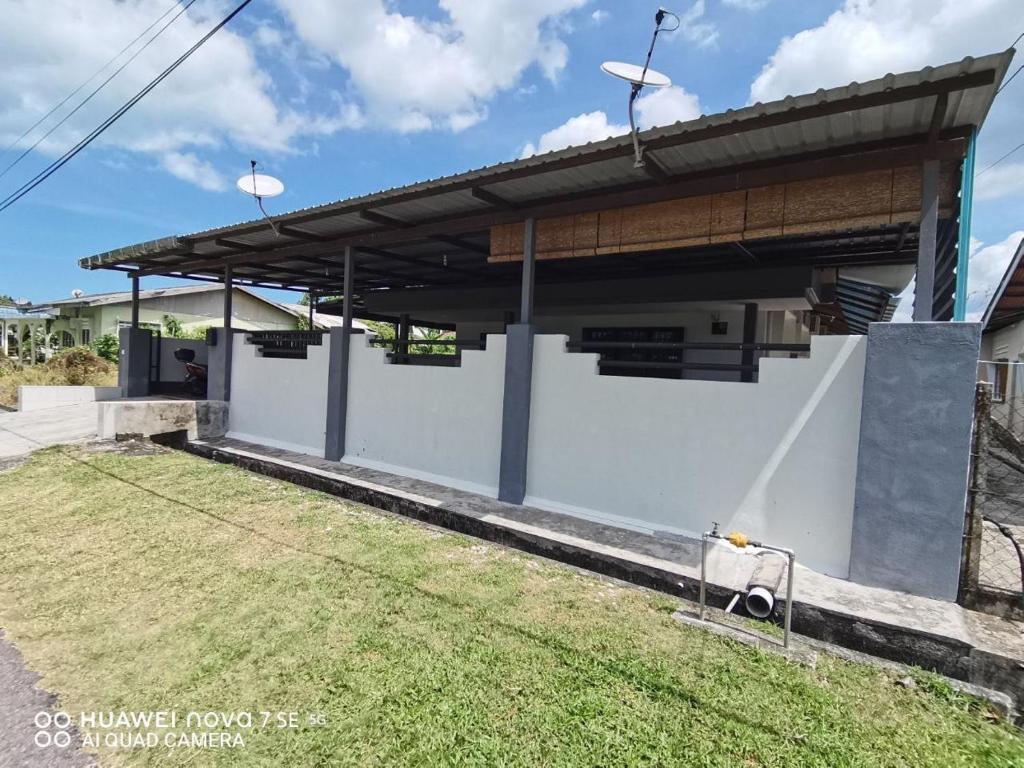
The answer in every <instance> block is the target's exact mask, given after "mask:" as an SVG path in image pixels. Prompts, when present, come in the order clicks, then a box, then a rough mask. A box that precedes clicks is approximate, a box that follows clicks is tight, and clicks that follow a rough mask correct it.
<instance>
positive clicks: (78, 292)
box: [71, 288, 85, 299]
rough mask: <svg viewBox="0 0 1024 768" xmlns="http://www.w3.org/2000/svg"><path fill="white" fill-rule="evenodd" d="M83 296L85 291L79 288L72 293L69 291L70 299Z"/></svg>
mask: <svg viewBox="0 0 1024 768" xmlns="http://www.w3.org/2000/svg"><path fill="white" fill-rule="evenodd" d="M83 296H85V291H83V290H82V289H81V288H75V289H74V290H73V291H71V298H72V299H80V298H82V297H83Z"/></svg>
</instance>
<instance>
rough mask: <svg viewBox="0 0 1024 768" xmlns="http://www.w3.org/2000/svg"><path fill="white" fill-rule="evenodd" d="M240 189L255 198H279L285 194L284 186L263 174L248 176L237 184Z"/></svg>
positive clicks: (277, 180)
mask: <svg viewBox="0 0 1024 768" xmlns="http://www.w3.org/2000/svg"><path fill="white" fill-rule="evenodd" d="M237 185H238V188H239V189H240V190H242V191H243V192H245V194H247V195H252V196H253V197H277V196H278V195H280V194H281V193H282V192H284V184H282V183H281V181H280V180H279V179H275V178H274V177H273V176H267V175H266V174H263V173H253V174H246V175H245V176H243V177H242V178H240V179H239V180H238V182H237Z"/></svg>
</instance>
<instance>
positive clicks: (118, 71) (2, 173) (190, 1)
mask: <svg viewBox="0 0 1024 768" xmlns="http://www.w3.org/2000/svg"><path fill="white" fill-rule="evenodd" d="M195 2H196V0H188V2H187V3H185V5H183V6H181V10H179V11H178V12H177V13H176V14H174V16H173V17H171V20H170V21H168V22H167V23H166V24H164V25H163V26H162V27H160V29H158V30H157V32H156V34H155V35H153V36H152V37H151V38H149V40H147V41H146V43H145V44H144V45H143V46H142V47H141V48H139V50H137V51H135V53H133V54H132V55H131V56H130V57H129V58H128V60H127V61H125V62H124V63H123V64H122V65H121V66H120V67H118V68H117V69H115V70H114V71H113V72H112V73H111V74H110V77H108V78H107V79H106V80H104V81H103V82H102V83H100V84H99V85H98V86H97V87H96V88H95V89H94V90H93V91H92V93H90V94H89V95H88V96H86V97H85V98H84V99H82V101H80V102H79V103H78V106H76V107H75V108H74V109H72V110H71V111H70V112H68V113H67V114H66V115H64V117H62V118H61V119H60V120H59V121H58V122H57V124H56V125H53V126H51V127H50V129H49V130H48V131H47V132H46V133H44V134H43V135H42V136H40V137H39V138H38V139H36V141H35V143H34V144H32V146H31V147H29V148H28V149H26V150H25V151H24V152H22V153H21V154H20V155H18V156H17V157H16V158H15V159H14V162H12V163H11V164H10V165H8V166H7V167H6V168H4V169H3V170H2V171H0V178H3V177H4V176H6V175H7V172H8V171H10V170H11V169H12V168H13V167H14V166H16V165H17V164H18V163H20V162H21V161H22V160H24V159H25V158H26V157H27V156H28V155H29V154H30V153H31V152H32V150H34V149H35V148H36V147H38V146H39V145H40V144H42V143H43V142H44V141H46V139H47V138H49V137H50V136H51V135H53V132H54V131H56V130H57V129H58V128H60V127H61V126H62V125H64V123H66V122H67V121H68V120H69V119H71V117H72V116H74V114H75V113H76V112H78V110H80V109H81V108H82V107H84V106H85V105H86V104H88V103H89V102H90V101H92V97H93V96H95V95H96V94H97V93H99V92H100V91H102V90H103V89H104V88H105V87H106V85H107V83H109V82H110V81H111V80H113V79H114V78H115V77H117V76H118V75H119V74H121V72H123V71H124V69H125V67H127V66H128V65H129V64H131V63H132V62H133V61H135V59H136V58H138V56H139V54H140V53H142V52H143V51H144V50H146V49H147V48H148V47H149V46H150V44H151V43H152V42H153V41H154V40H156V39H157V38H158V37H160V35H161V34H163V32H164V30H165V29H167V28H168V27H169V26H171V24H173V23H174V22H175V21H177V19H178V17H179V16H181V15H182V14H183V13H185V11H187V10H188V9H189V8H190V7H191V6H192V4H193V3H195ZM175 7H177V3H175ZM166 15H167V14H166V13H165V14H164V16H166ZM160 18H161V19H162V18H163V16H161V17H160ZM159 20H160V19H157V21H159ZM153 26H155V23H154V25H151V26H150V29H152V28H153ZM147 31H148V30H147ZM143 34H145V32H143ZM140 37H141V35H140ZM135 39H136V40H138V38H135ZM133 44H134V41H133V42H132V43H129V47H130V46H131V45H133ZM125 50H127V49H125ZM121 53H124V51H121ZM120 55H121V54H120V53H119V54H118V55H117V56H120ZM117 56H115V57H114V58H115V59H116V58H117ZM108 64H109V62H108ZM104 69H106V65H105V66H104ZM102 71H103V70H102V69H101V70H100V72H102ZM97 74H99V73H97ZM95 76H96V75H93V77H95ZM90 80H92V77H91V78H89V80H86V81H85V82H86V83H88V82H89V81H90ZM82 85H83V86H84V85H85V83H83V84H82ZM79 90H81V86H80V87H79V88H78V89H76V90H75V92H74V93H77V92H78V91H79ZM74 93H73V94H72V95H74ZM68 98H70V96H69V97H68ZM66 101H67V99H65V100H64V102H66ZM64 102H61V104H63V103H64ZM60 106H61V105H60V104H58V105H57V107H54V109H53V110H50V113H49V114H48V115H47V116H46V117H48V116H49V115H50V114H53V112H54V110H56V109H57V108H58V107H60ZM46 117H43V118H41V119H40V121H39V122H42V120H45V119H46ZM36 125H39V123H38V122H37V123H36ZM32 128H35V126H32ZM32 128H30V129H29V130H30V131H31V130H32ZM26 133H27V132H26ZM24 135H25V134H22V137H24ZM18 141H21V139H20V138H19V139H18ZM17 143H18V142H17V141H16V142H15V144H17ZM12 146H13V145H12Z"/></svg>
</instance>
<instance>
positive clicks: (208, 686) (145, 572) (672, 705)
mask: <svg viewBox="0 0 1024 768" xmlns="http://www.w3.org/2000/svg"><path fill="white" fill-rule="evenodd" d="M0 519H2V520H3V531H4V535H3V536H2V537H0V626H2V627H3V628H5V630H6V631H7V633H8V636H9V638H10V639H11V640H13V641H14V642H15V643H16V644H17V645H18V647H19V648H20V650H21V651H22V653H23V654H24V657H25V659H26V661H27V663H28V664H29V666H30V667H31V668H32V669H33V670H35V671H36V672H39V673H41V674H42V675H43V680H42V683H41V684H42V685H43V686H44V687H45V688H47V689H49V690H50V691H53V692H55V693H57V694H58V695H59V697H60V706H61V707H62V708H63V709H65V710H67V711H69V712H71V713H77V712H81V711H108V710H114V711H118V710H122V709H123V710H131V711H151V710H172V709H173V710H176V711H178V712H182V713H183V712H187V711H190V710H191V711H203V712H205V711H211V710H212V711H224V712H238V711H250V712H261V711H275V712H276V711H298V712H300V713H302V718H306V716H307V715H308V714H309V713H320V714H322V716H323V720H324V722H325V724H324V725H317V724H315V723H314V724H309V723H307V722H306V721H305V719H303V723H302V725H301V726H300V727H298V728H294V729H291V728H281V729H279V728H273V727H260V725H259V723H256V724H255V725H254V727H253V728H252V729H251V730H246V731H245V733H244V737H245V739H244V740H245V746H244V747H242V748H236V749H211V750H196V749H176V750H168V749H167V748H164V747H160V748H154V749H134V750H115V749H102V748H101V749H100V751H99V754H100V758H101V760H102V762H103V764H104V765H188V766H197V765H246V766H250V765H287V766H291V765H296V766H312V765H328V764H330V765H432V764H445V765H488V766H489V765H523V766H537V765H588V766H592V765H606V766H628V765H722V766H761V765H779V766H781V765H785V766H790V765H820V766H846V765H858V766H924V765H936V766H955V765H963V766H979V765H992V766H1007V765H1024V738H1022V735H1021V734H1020V732H1017V731H1015V730H1013V729H1012V728H1010V727H1008V726H1005V725H1002V724H997V723H994V722H993V721H992V718H991V717H990V716H989V713H987V712H986V711H985V709H984V707H983V706H982V705H980V704H978V703H976V702H974V701H973V700H969V699H967V698H965V697H962V696H960V695H958V694H956V693H954V692H952V691H951V689H950V688H949V687H948V686H947V685H945V684H944V683H943V681H941V680H940V679H939V678H935V677H934V676H931V675H926V674H923V673H922V674H920V675H918V680H919V683H920V684H919V686H918V687H917V688H916V689H905V688H903V687H900V686H898V685H897V684H896V683H895V679H894V678H893V677H892V676H891V675H889V674H887V673H883V672H880V671H878V670H876V669H874V668H868V667H863V666H859V665H855V664H850V663H847V662H843V661H840V660H837V659H832V658H821V659H820V661H819V664H818V666H817V668H816V669H814V670H811V669H807V668H804V667H800V666H796V665H792V664H789V663H787V662H786V661H784V660H782V659H781V658H779V657H777V656H774V655H770V654H766V653H763V652H760V651H757V650H755V649H752V648H748V647H745V646H741V645H738V644H736V643H733V642H732V641H729V640H727V639H724V638H719V637H716V636H713V635H710V634H708V633H704V632H700V631H697V630H694V629H691V628H688V627H684V626H680V625H679V624H678V623H677V622H675V621H674V620H673V619H672V618H671V613H672V611H673V610H674V609H675V608H676V606H677V605H678V603H677V601H675V600H672V599H669V598H667V597H662V596H659V595H655V594H652V593H649V592H644V591H642V590H636V589H631V588H625V587H622V586H620V585H616V584H613V583H611V582H609V581H607V580H603V579H600V578H596V577H593V578H592V577H589V576H585V575H581V574H579V573H577V572H575V571H573V570H570V569H567V568H563V567H561V566H558V565H555V564H550V563H547V562H545V561H542V560H538V559H535V558H532V557H529V556H526V555H521V554H519V553H515V552H510V551H507V550H504V549H501V548H499V547H495V546H491V545H487V544H483V543H480V542H478V541H475V540H473V539H470V538H467V537H464V536H459V535H455V534H448V533H442V532H438V531H435V530H431V529H429V528H426V527H423V526H419V525H416V524H414V523H411V522H408V521H405V520H401V519H396V518H392V517H388V516H385V515H383V514H381V513H378V512H376V511H374V510H372V509H369V508H366V507H360V506H359V505H355V504H349V503H345V502H342V501H339V500H337V499H335V498H332V497H329V496H325V495H322V494H318V493H313V492H310V491H306V490H303V489H299V488H296V487H293V486H291V485H288V484H286V483H281V482H277V481H272V480H268V479H265V478H261V477H259V476H256V475H252V474H248V473H246V472H243V471H241V470H238V469H235V468H233V467H227V466H221V465H216V464H212V463H208V462H205V461H202V460H200V459H196V458H194V457H191V456H188V455H185V454H180V453H172V452H162V451H161V452H159V453H157V454H155V455H148V456H145V455H143V456H133V455H125V454H121V453H114V452H86V451H83V450H79V449H71V448H57V449H48V450H46V451H43V452H40V453H38V454H36V455H35V457H34V458H33V459H32V460H31V461H30V462H29V463H27V464H25V465H23V466H21V467H18V468H15V469H11V470H8V471H6V472H0ZM2 762H3V761H2V759H0V763H2Z"/></svg>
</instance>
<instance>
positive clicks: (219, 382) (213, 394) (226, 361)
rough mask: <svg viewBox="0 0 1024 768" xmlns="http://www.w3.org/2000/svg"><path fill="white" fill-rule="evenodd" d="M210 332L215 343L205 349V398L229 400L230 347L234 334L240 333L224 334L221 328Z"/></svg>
mask: <svg viewBox="0 0 1024 768" xmlns="http://www.w3.org/2000/svg"><path fill="white" fill-rule="evenodd" d="M211 330H212V332H213V333H215V334H216V337H217V343H216V344H214V345H212V346H210V347H208V348H207V364H208V368H207V371H206V398H207V399H208V400H230V399H231V350H232V346H231V345H232V344H233V343H234V334H235V333H239V332H240V331H235V330H233V331H232V332H231V333H229V334H226V333H224V329H223V328H213V329H211Z"/></svg>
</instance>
